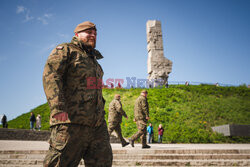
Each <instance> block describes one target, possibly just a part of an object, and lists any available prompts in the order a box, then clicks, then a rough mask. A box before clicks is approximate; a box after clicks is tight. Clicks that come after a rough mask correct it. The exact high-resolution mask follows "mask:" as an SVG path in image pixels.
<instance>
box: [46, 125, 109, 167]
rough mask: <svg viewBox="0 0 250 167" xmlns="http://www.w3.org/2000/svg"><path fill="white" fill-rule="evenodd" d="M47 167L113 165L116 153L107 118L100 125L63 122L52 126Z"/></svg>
mask: <svg viewBox="0 0 250 167" xmlns="http://www.w3.org/2000/svg"><path fill="white" fill-rule="evenodd" d="M49 143H50V148H49V151H48V153H47V155H46V157H45V159H44V167H69V166H70V167H77V166H78V165H79V163H80V161H81V159H82V158H83V159H84V164H85V167H111V166H112V160H113V154H112V148H111V146H110V142H109V135H108V132H107V125H106V122H105V121H104V123H103V124H102V125H101V126H99V127H87V126H82V125H75V124H74V125H73V124H59V125H55V126H53V127H52V128H51V137H50V140H49Z"/></svg>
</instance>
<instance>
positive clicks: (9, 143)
mask: <svg viewBox="0 0 250 167" xmlns="http://www.w3.org/2000/svg"><path fill="white" fill-rule="evenodd" d="M149 145H150V146H151V149H165V150H167V149H170V150H173V149H176V150H177V149H181V150H183V149H184V150H185V149H240V150H244V149H250V144H149ZM111 146H112V148H113V149H141V144H135V148H133V147H131V146H130V145H128V146H126V147H124V148H123V147H121V144H111ZM48 148H49V144H48V143H47V142H44V141H16V140H0V150H48Z"/></svg>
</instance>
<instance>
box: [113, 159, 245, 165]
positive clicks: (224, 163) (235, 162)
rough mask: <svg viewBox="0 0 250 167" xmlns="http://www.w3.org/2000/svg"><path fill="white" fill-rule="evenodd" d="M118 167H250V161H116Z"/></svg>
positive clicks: (114, 162)
mask: <svg viewBox="0 0 250 167" xmlns="http://www.w3.org/2000/svg"><path fill="white" fill-rule="evenodd" d="M113 165H116V166H123V165H126V166H250V160H244V161H243V160H158V161H157V160H142V161H137V160H135V161H132V160H114V161H113Z"/></svg>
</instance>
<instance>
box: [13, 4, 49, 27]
mask: <svg viewBox="0 0 250 167" xmlns="http://www.w3.org/2000/svg"><path fill="white" fill-rule="evenodd" d="M16 13H17V14H22V15H23V16H24V20H23V22H28V21H30V20H33V19H36V20H37V21H39V22H41V23H42V24H44V25H47V24H48V23H49V22H48V20H49V19H50V18H51V17H52V14H50V13H45V14H43V15H42V16H40V17H34V16H32V15H31V14H30V11H29V9H27V8H26V7H24V6H17V9H16Z"/></svg>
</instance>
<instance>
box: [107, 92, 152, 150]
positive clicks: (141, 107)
mask: <svg viewBox="0 0 250 167" xmlns="http://www.w3.org/2000/svg"><path fill="white" fill-rule="evenodd" d="M147 95H148V92H147V91H146V90H143V91H142V92H141V94H140V96H139V97H138V98H137V99H136V101H135V108H134V121H135V122H136V125H137V128H138V131H137V132H136V133H135V134H134V135H133V136H132V137H131V138H130V139H129V142H126V140H125V139H124V138H123V137H122V133H121V126H120V124H121V122H122V116H124V117H125V118H127V119H128V116H127V114H126V113H125V111H124V110H123V109H122V103H121V100H120V99H121V96H120V95H119V94H116V95H115V97H114V99H113V100H112V102H111V103H110V104H109V117H108V123H109V126H108V133H109V135H111V133H112V132H113V131H115V132H116V134H117V136H118V138H119V139H120V141H121V144H122V147H125V146H126V145H128V144H129V143H130V144H131V146H132V147H134V141H135V140H137V139H138V138H139V137H141V143H142V148H150V146H149V145H147V142H146V134H147V121H148V120H149V107H148V101H147Z"/></svg>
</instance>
